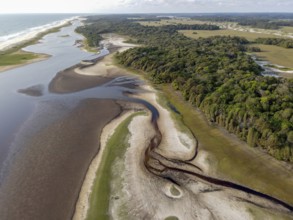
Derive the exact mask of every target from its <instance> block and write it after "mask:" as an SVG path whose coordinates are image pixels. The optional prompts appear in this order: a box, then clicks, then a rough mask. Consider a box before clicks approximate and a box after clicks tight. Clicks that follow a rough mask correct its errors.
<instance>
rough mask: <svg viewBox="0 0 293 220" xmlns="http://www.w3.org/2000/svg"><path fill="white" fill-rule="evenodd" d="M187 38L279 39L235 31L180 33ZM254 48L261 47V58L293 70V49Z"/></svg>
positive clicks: (274, 47) (256, 45)
mask: <svg viewBox="0 0 293 220" xmlns="http://www.w3.org/2000/svg"><path fill="white" fill-rule="evenodd" d="M180 32H181V33H182V34H184V35H185V36H187V37H190V38H194V39H198V38H200V37H203V38H205V37H212V36H217V35H219V36H239V37H245V38H246V39H248V40H250V41H253V40H255V39H256V38H258V37H277V36H275V35H269V34H263V33H251V32H243V31H235V30H215V31H205V30H204V31H202V30H199V31H198V30H196V31H192V30H186V31H180ZM253 46H255V47H259V48H260V49H261V51H262V52H260V53H255V54H256V55H257V56H258V57H259V58H261V59H263V60H268V61H269V62H271V63H272V64H277V65H281V66H285V67H289V68H293V49H286V48H283V47H278V46H273V45H262V44H254V45H253Z"/></svg>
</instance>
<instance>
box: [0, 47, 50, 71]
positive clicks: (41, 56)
mask: <svg viewBox="0 0 293 220" xmlns="http://www.w3.org/2000/svg"><path fill="white" fill-rule="evenodd" d="M28 53H29V54H33V55H36V56H37V57H36V58H33V59H31V60H27V61H26V62H24V63H20V64H13V65H7V66H0V74H1V73H2V72H5V71H8V70H12V69H16V68H19V67H23V66H26V65H29V64H33V63H37V62H41V61H44V60H47V59H49V58H50V57H51V55H48V54H42V53H32V52H28Z"/></svg>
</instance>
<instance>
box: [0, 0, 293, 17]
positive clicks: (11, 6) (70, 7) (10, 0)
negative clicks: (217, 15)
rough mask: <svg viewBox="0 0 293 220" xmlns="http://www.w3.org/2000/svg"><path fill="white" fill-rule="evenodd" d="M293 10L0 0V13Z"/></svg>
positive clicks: (278, 1)
mask: <svg viewBox="0 0 293 220" xmlns="http://www.w3.org/2000/svg"><path fill="white" fill-rule="evenodd" d="M172 12H173V13H182V12H188V13H196V12H293V0H3V1H2V2H1V3H0V14H3V13H172Z"/></svg>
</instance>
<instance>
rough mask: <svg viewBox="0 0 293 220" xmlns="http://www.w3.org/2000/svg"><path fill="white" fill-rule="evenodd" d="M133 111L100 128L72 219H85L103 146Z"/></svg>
mask: <svg viewBox="0 0 293 220" xmlns="http://www.w3.org/2000/svg"><path fill="white" fill-rule="evenodd" d="M133 113H134V111H125V112H124V113H122V114H121V115H119V116H117V118H115V119H113V120H112V121H110V122H109V123H108V124H107V125H106V126H105V127H104V128H103V130H102V133H101V135H100V142H101V146H100V150H99V152H98V153H97V154H96V155H95V157H94V158H93V160H92V162H91V164H90V166H89V168H88V171H87V173H86V176H85V179H84V181H83V184H82V187H81V190H80V193H79V197H78V199H77V202H76V207H75V212H74V215H73V217H72V219H73V220H81V219H86V217H87V213H88V210H89V201H90V196H91V192H92V187H93V185H94V182H95V180H96V173H97V172H98V170H99V167H100V164H101V162H102V159H103V158H102V157H103V155H104V151H105V148H106V146H107V141H108V140H109V138H110V137H111V136H112V135H113V134H114V132H115V130H116V128H117V127H118V126H119V125H120V124H121V123H122V122H123V121H125V120H126V119H127V118H128V117H129V116H131V115H132V114H133Z"/></svg>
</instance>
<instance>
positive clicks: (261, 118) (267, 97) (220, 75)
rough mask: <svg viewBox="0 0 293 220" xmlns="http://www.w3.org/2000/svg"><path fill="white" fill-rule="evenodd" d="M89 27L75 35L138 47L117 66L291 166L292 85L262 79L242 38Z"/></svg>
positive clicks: (107, 21) (110, 21)
mask: <svg viewBox="0 0 293 220" xmlns="http://www.w3.org/2000/svg"><path fill="white" fill-rule="evenodd" d="M88 22H89V25H87V26H85V27H83V28H82V29H80V32H82V33H84V34H85V36H88V35H90V33H95V34H96V33H98V34H102V33H107V32H116V33H120V34H125V35H128V36H130V37H132V39H133V41H135V42H136V43H139V44H141V45H143V46H142V47H137V48H133V49H129V50H127V51H125V52H123V53H118V54H117V55H116V57H117V59H118V61H119V62H120V64H122V65H124V66H126V67H129V68H132V69H135V70H141V71H144V72H145V73H146V74H147V75H148V76H149V78H150V79H151V80H152V81H153V82H155V83H168V84H172V86H173V87H174V89H176V90H180V91H181V92H182V94H183V96H184V98H185V99H186V100H187V101H189V102H190V103H192V104H193V105H194V106H195V107H196V108H199V109H200V110H201V111H202V112H203V113H204V114H205V115H206V117H207V118H208V119H209V120H210V121H211V122H212V123H216V124H218V125H220V126H223V127H225V128H226V129H227V130H228V131H229V132H231V133H234V134H236V135H237V136H238V137H239V138H240V139H242V140H244V141H246V142H247V143H248V144H249V145H250V146H252V147H262V148H263V149H265V150H267V152H268V153H270V154H271V155H273V156H274V157H276V158H278V159H281V160H285V161H291V162H293V95H292V94H293V81H292V80H288V79H284V78H275V77H264V76H262V75H261V72H262V69H261V68H260V67H259V66H258V65H257V64H256V63H255V62H254V61H253V59H252V58H251V57H250V56H249V55H247V54H246V51H247V48H248V47H247V45H248V44H249V42H248V41H247V40H246V39H245V38H240V37H220V36H217V37H210V38H200V39H197V40H194V39H190V38H187V37H185V36H184V35H182V34H180V33H178V32H177V30H176V29H177V28H174V27H173V26H163V27H145V26H142V25H140V24H138V23H137V22H133V21H130V20H129V19H126V18H123V17H122V18H121V17H119V19H118V18H117V17H116V16H115V17H105V16H100V17H96V18H94V19H93V18H92V19H90V20H89V21H88ZM196 28H198V29H199V28H207V26H197V27H196ZM99 38H100V37H97V39H99Z"/></svg>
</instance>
